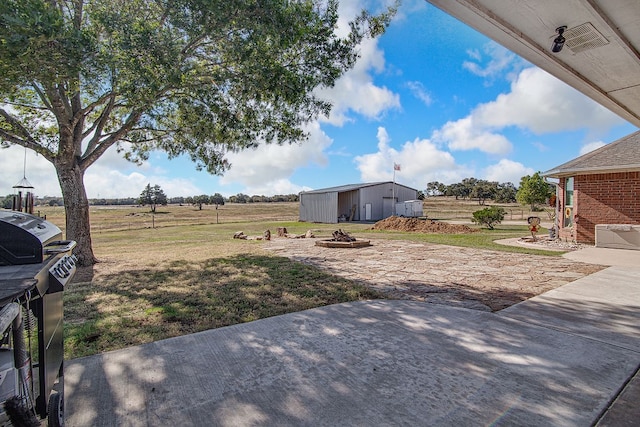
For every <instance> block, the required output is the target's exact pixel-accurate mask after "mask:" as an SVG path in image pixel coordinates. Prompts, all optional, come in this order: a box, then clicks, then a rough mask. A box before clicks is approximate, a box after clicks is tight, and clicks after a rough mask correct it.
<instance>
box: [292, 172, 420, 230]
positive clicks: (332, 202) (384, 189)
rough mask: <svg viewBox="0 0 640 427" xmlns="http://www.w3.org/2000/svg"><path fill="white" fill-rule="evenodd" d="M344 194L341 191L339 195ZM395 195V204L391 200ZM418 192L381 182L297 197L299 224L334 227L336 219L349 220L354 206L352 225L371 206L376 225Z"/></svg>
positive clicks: (362, 216) (363, 216) (318, 191)
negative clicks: (395, 207)
mask: <svg viewBox="0 0 640 427" xmlns="http://www.w3.org/2000/svg"><path fill="white" fill-rule="evenodd" d="M340 190H343V191H340ZM393 195H395V200H392V196H393ZM417 196H418V191H417V190H415V189H412V188H409V187H406V186H404V185H400V184H395V188H394V184H393V183H392V182H384V183H378V184H363V185H362V186H358V187H355V186H345V187H343V188H338V187H335V188H328V189H327V190H326V192H324V191H322V190H316V191H313V192H309V193H305V192H302V193H300V221H306V222H321V223H328V224H335V223H337V222H338V217H339V216H341V215H345V216H346V217H347V218H349V217H350V216H351V209H352V207H353V206H354V205H355V206H356V211H355V214H354V217H353V220H354V221H362V220H364V219H365V218H366V205H367V204H368V203H369V204H371V220H373V221H377V220H381V219H384V218H386V217H388V216H390V215H392V211H393V207H394V206H395V202H396V201H400V202H404V201H406V200H415V199H416V198H417Z"/></svg>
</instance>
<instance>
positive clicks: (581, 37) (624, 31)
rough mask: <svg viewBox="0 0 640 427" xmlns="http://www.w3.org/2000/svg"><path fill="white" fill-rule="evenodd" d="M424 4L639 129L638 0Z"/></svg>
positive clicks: (478, 0) (435, 1)
mask: <svg viewBox="0 0 640 427" xmlns="http://www.w3.org/2000/svg"><path fill="white" fill-rule="evenodd" d="M427 1H429V2H430V3H432V4H433V5H435V6H437V7H438V8H440V9H442V10H444V11H445V12H447V13H449V14H451V15H452V16H454V17H456V18H457V19H459V20H461V21H462V22H464V23H466V24H467V25H469V26H471V27H473V28H475V29H476V30H478V31H479V32H481V33H483V34H485V35H486V36H488V37H490V38H491V39H493V40H495V41H496V42H498V43H500V44H501V45H503V46H504V47H506V48H507V49H509V50H511V51H512V52H514V53H516V54H518V55H519V56H521V57H522V58H524V59H526V60H528V61H529V62H531V63H533V64H535V65H537V66H538V67H540V68H542V69H543V70H545V71H547V72H549V73H550V74H552V75H554V76H555V77H557V78H558V79H560V80H562V81H564V82H565V83H567V84H569V85H570V86H572V87H574V88H575V89H577V90H579V91H580V92H582V93H583V94H585V95H587V96H589V97H590V98H592V99H594V100H595V101H596V102H598V103H599V104H601V105H603V106H604V107H606V108H608V109H610V110H611V111H613V112H614V113H616V114H618V115H619V116H620V117H622V118H623V119H625V120H627V121H629V122H630V123H632V124H634V125H635V126H639V127H640V6H639V4H638V0H562V1H558V0H536V1H528V2H524V1H522V0H427ZM561 26H566V27H567V30H566V31H565V33H564V37H565V39H566V42H565V44H564V47H563V49H562V50H561V51H560V52H558V53H554V52H552V51H551V46H552V44H553V41H554V39H555V38H556V37H557V36H558V34H557V33H556V29H557V28H558V27H561Z"/></svg>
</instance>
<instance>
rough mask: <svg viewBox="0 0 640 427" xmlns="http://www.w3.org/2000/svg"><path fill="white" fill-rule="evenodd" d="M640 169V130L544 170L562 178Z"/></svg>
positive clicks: (548, 173) (547, 174)
mask: <svg viewBox="0 0 640 427" xmlns="http://www.w3.org/2000/svg"><path fill="white" fill-rule="evenodd" d="M626 171H640V131H638V132H635V133H632V134H630V135H627V136H625V137H623V138H620V139H618V140H617V141H614V142H612V143H610V144H607V145H605V146H603V147H600V148H598V149H597V150H593V151H591V152H589V153H587V154H584V155H582V156H580V157H577V158H575V159H573V160H570V161H568V162H566V163H563V164H561V165H560V166H556V167H555V168H553V169H550V170H548V171H546V172H544V173H543V174H542V175H543V176H548V177H551V178H560V177H563V176H571V175H587V174H594V173H605V172H626Z"/></svg>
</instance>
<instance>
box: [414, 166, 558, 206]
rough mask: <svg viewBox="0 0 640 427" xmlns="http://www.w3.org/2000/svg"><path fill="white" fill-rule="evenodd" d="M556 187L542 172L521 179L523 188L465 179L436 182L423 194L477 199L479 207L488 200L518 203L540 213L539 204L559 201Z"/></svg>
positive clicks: (509, 184) (504, 183) (482, 180)
mask: <svg viewBox="0 0 640 427" xmlns="http://www.w3.org/2000/svg"><path fill="white" fill-rule="evenodd" d="M554 193H555V188H554V186H553V184H551V183H548V182H546V181H545V180H544V177H543V176H542V175H541V173H540V172H536V173H534V174H533V175H525V176H523V177H522V178H521V179H520V186H519V187H518V188H516V186H515V185H513V184H512V183H511V182H503V183H498V182H497V181H487V180H484V179H476V178H465V179H463V180H462V181H461V182H457V183H454V184H449V185H446V184H443V183H441V182H438V181H433V182H430V183H428V184H427V188H426V189H425V190H424V193H423V195H424V196H427V197H434V196H453V197H455V198H456V200H458V199H463V200H464V199H470V200H477V201H478V204H479V205H484V204H485V202H486V201H487V200H492V201H493V202H494V203H514V202H518V203H520V204H521V205H530V206H531V210H536V209H537V206H538V205H542V204H545V203H550V202H552V201H553V200H554V199H555V195H554Z"/></svg>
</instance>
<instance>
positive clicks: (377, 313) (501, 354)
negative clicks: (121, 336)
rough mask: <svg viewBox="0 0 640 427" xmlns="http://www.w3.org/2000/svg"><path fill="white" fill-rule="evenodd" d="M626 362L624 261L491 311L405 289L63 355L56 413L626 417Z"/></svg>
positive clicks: (140, 419)
mask: <svg viewBox="0 0 640 427" xmlns="http://www.w3.org/2000/svg"><path fill="white" fill-rule="evenodd" d="M578 252H579V251H578ZM625 252H626V251H625ZM596 255H597V254H596ZM638 256H640V252H639V253H638ZM614 258H615V259H620V257H614ZM592 261H597V263H598V264H605V263H604V262H602V259H601V258H600V259H597V260H592ZM605 265H606V264H605ZM639 365H640V263H637V264H635V265H626V266H625V265H623V266H615V267H610V268H607V269H605V270H602V271H600V272H598V273H596V274H592V275H590V276H587V277H584V278H582V279H579V280H577V281H575V282H573V283H570V284H568V285H565V286H562V287H560V288H557V289H555V290H553V291H550V292H547V293H545V294H543V295H540V296H538V297H535V298H532V299H530V300H527V301H524V302H522V303H520V304H517V305H515V306H512V307H510V308H508V309H505V310H503V311H501V312H498V313H488V312H482V311H477V310H470V309H464V308H457V307H449V306H444V305H438V304H428V303H421V302H409V301H391V300H382V301H367V302H357V303H348V304H339V305H334V306H329V307H323V308H318V309H313V310H308V311H304V312H300V313H292V314H288V315H284V316H277V317H272V318H269V319H263V320H259V321H255V322H251V323H246V324H241V325H235V326H230V327H226V328H221V329H215V330H210V331H205V332H201V333H197V334H192V335H187V336H183V337H177V338H173V339H168V340H163V341H158V342H155V343H151V344H147V345H142V346H136V347H130V348H127V349H124V350H119V351H114V352H109V353H105V354H101V355H96V356H91V357H87V358H81V359H75V360H71V361H67V362H66V365H65V404H66V420H67V426H88V425H91V426H115V425H118V426H165V425H168V426H171V425H175V426H212V425H219V426H271V425H278V426H337V425H341V426H351V425H362V426H368V425H376V424H377V425H416V426H417V425H420V426H422V425H429V426H434V425H435V426H437V425H442V426H448V425H462V426H464V425H489V424H491V425H505V426H506V425H519V426H521V425H531V426H540V425H563V426H587V425H592V424H593V423H595V422H597V421H598V420H600V423H601V425H603V426H604V425H625V424H624V423H625V422H631V421H633V420H634V418H629V417H630V416H632V415H633V414H632V413H630V412H629V411H630V409H628V408H632V405H628V407H626V408H625V406H624V403H625V400H626V401H628V402H633V401H634V400H635V401H636V402H637V399H635V396H636V395H634V394H633V393H634V390H635V389H634V388H633V387H634V386H636V385H637V384H638V383H637V382H636V380H631V379H632V377H633V376H634V375H635V374H636V372H637V370H638V367H639ZM636 378H637V377H636ZM630 380H631V381H630ZM625 386H626V387H625ZM638 389H640V387H638ZM621 391H622V393H620V392H621ZM636 393H637V391H636ZM612 403H613V406H612ZM635 406H637V405H635ZM611 408H613V409H616V408H619V409H618V410H610V411H609V412H607V410H608V409H611ZM602 414H605V417H604V418H601V417H602ZM616 416H618V417H620V418H615V417H616ZM607 420H609V421H608V424H607ZM635 420H637V418H635ZM629 425H633V424H629Z"/></svg>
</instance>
